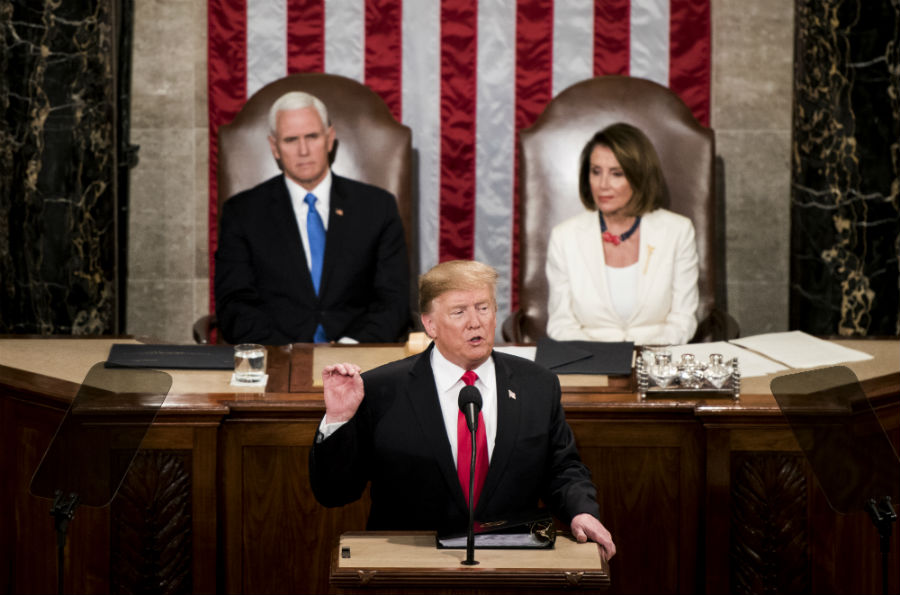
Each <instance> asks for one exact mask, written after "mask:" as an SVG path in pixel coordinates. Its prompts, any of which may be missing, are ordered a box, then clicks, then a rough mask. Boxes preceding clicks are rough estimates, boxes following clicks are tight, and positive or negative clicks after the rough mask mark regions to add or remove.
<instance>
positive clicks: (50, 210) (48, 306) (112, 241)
mask: <svg viewBox="0 0 900 595" xmlns="http://www.w3.org/2000/svg"><path fill="white" fill-rule="evenodd" d="M114 23H115V12H114V9H113V3H112V2H109V1H104V0H94V1H91V0H84V1H82V2H65V3H53V2H12V1H10V0H0V72H2V73H3V74H2V76H0V106H2V114H3V116H2V119H0V165H2V167H0V333H35V334H76V335H77V334H99V333H113V332H116V331H117V320H118V312H117V307H118V299H117V298H118V295H117V288H116V277H115V272H116V189H115V179H116V172H117V167H116V165H117V156H116V153H117V147H116V130H115V122H116V117H115V81H116V78H115V60H114V51H115V30H114Z"/></svg>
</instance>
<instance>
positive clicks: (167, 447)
mask: <svg viewBox="0 0 900 595" xmlns="http://www.w3.org/2000/svg"><path fill="white" fill-rule="evenodd" d="M111 343H112V341H111V340H109V339H0V474H2V475H0V476H2V477H4V478H6V479H7V481H6V482H5V483H4V485H3V486H2V487H0V560H3V561H4V562H5V563H3V564H2V565H0V593H3V592H15V593H33V592H51V591H55V585H56V576H55V571H54V570H53V569H54V568H55V563H54V560H55V557H54V556H55V546H54V541H55V534H54V531H53V526H52V522H51V519H50V517H49V514H48V511H49V502H48V501H46V500H41V499H38V498H35V497H33V496H31V495H30V494H29V493H28V486H29V483H30V480H31V475H32V474H33V472H34V470H35V469H36V468H37V466H38V464H39V462H40V459H41V456H42V454H43V452H44V450H45V449H46V447H47V445H48V444H49V442H50V440H51V439H52V436H53V433H54V432H55V430H56V427H57V425H58V423H59V421H60V420H61V418H62V415H63V413H64V412H65V410H66V408H67V406H68V404H69V403H70V402H71V399H72V398H73V396H74V395H75V393H76V392H77V389H78V383H80V382H81V380H82V378H83V376H84V374H85V373H86V371H87V370H88V369H89V368H90V367H91V366H92V365H93V364H94V363H96V362H98V361H103V360H104V359H105V358H106V354H107V353H108V350H109V346H110V344H111ZM841 344H844V345H847V346H848V347H851V348H854V349H859V350H862V351H867V352H869V353H872V354H873V355H875V356H876V359H875V360H873V361H867V362H861V363H855V364H851V365H849V367H850V368H851V369H853V370H854V371H855V372H856V373H857V375H858V376H859V377H860V379H861V381H862V385H863V388H864V390H865V391H866V394H867V395H868V396H869V398H870V400H871V402H872V403H873V405H874V406H875V407H876V410H877V411H878V414H879V416H880V418H881V420H882V423H883V425H884V426H885V428H886V429H887V430H888V432H889V434H890V436H891V439H892V440H893V442H894V445H895V448H897V449H898V450H900V342H897V341H842V342H841ZM329 349H338V348H329V347H324V348H317V349H316V351H319V352H320V355H321V356H322V357H325V355H327V354H326V353H323V352H327V351H328V350H329ZM356 349H357V350H359V353H360V357H361V358H369V357H372V356H373V354H375V353H379V352H380V353H381V354H383V355H390V356H391V359H393V357H396V356H397V355H400V354H401V352H402V348H399V347H393V348H383V347H382V348H379V349H375V350H372V349H367V348H366V347H365V346H362V347H357V348H356ZM385 349H388V350H390V349H393V350H394V351H383V350H385ZM341 355H344V354H343V353H342V354H341ZM316 365H317V364H314V350H313V348H312V347H311V346H309V345H294V346H292V347H285V348H271V349H270V355H269V375H270V378H269V384H268V387H267V388H266V390H264V391H262V390H259V389H236V388H234V387H231V386H229V385H228V379H229V377H230V374H228V373H226V372H175V373H173V378H174V383H173V387H172V390H171V391H170V394H169V397H168V398H167V400H166V403H165V404H164V405H163V408H162V410H161V411H160V413H159V415H158V416H157V420H156V423H155V424H154V426H153V427H152V428H151V430H150V432H149V433H148V436H147V438H146V439H145V441H144V443H143V445H142V450H141V452H140V454H139V456H138V457H137V459H136V461H135V464H134V466H133V467H132V469H131V471H130V472H129V474H128V476H127V477H126V480H125V484H124V486H123V489H122V490H121V491H120V493H119V496H118V497H117V498H116V499H115V500H114V501H113V503H112V504H111V505H110V506H109V507H106V508H105V509H90V508H80V509H79V510H78V512H77V514H76V518H75V521H74V522H73V525H72V527H71V529H70V535H69V551H68V558H67V565H66V573H67V576H66V588H67V590H69V591H73V592H82V593H95V592H112V591H121V590H128V589H130V588H133V587H134V586H135V584H136V583H137V584H144V585H147V584H158V585H161V586H164V587H165V588H171V589H172V590H190V591H194V592H213V591H216V590H217V589H218V590H220V591H226V592H229V593H276V592H319V593H322V592H326V591H328V589H329V587H328V568H329V564H330V562H331V560H330V553H331V552H330V545H331V544H333V543H334V542H335V540H336V539H337V538H338V536H340V535H341V534H343V533H346V532H349V531H360V530H363V529H364V528H365V519H366V516H367V507H368V502H367V501H366V500H363V501H361V502H358V503H356V504H353V505H351V506H348V507H344V508H342V509H325V508H323V507H321V506H319V505H318V504H317V503H316V502H315V500H314V498H313V496H312V493H311V490H310V488H309V480H308V468H307V457H308V454H309V447H310V445H311V444H312V441H313V436H314V433H315V429H316V427H317V425H318V423H319V421H320V419H321V416H322V414H323V412H324V407H323V404H322V399H321V389H320V388H319V387H318V386H316V381H315V378H314V374H313V369H314V368H315V367H316ZM315 376H318V374H316V375H315ZM771 378H772V377H771V376H769V377H763V378H759V379H752V378H751V379H745V380H744V383H743V391H742V397H741V401H740V402H739V403H734V402H732V401H730V400H728V399H692V398H690V396H684V397H680V398H679V399H667V400H664V399H654V400H648V401H646V402H640V401H639V400H638V398H637V396H636V394H634V390H633V387H632V385H631V381H630V379H622V378H618V379H616V378H613V379H611V381H610V383H609V385H608V386H566V387H565V388H564V394H563V403H564V407H565V410H566V415H567V418H568V420H569V423H570V425H571V426H572V428H573V431H574V432H575V436H576V440H577V442H578V446H579V449H580V452H581V455H582V458H583V459H584V461H585V463H586V464H587V465H588V467H589V468H590V469H591V471H592V473H593V477H594V481H595V483H596V484H597V486H598V494H599V499H600V504H601V514H602V517H603V521H604V523H605V524H606V526H607V527H608V528H609V529H610V530H611V531H612V533H613V536H614V538H615V539H616V543H617V547H618V551H619V553H618V554H617V555H616V557H615V558H613V560H611V562H610V576H611V580H612V584H611V586H610V592H612V593H619V592H621V593H659V592H689V593H694V592H702V591H704V590H705V591H707V592H710V593H712V592H726V591H735V592H738V591H740V592H744V591H760V590H762V589H763V588H764V587H765V588H772V589H780V590H784V591H808V592H818V593H825V592H854V593H856V592H880V589H881V585H880V570H879V568H880V559H879V556H878V552H877V535H876V533H875V530H874V528H873V527H872V526H871V523H870V521H869V520H868V518H867V517H866V516H865V515H848V516H846V517H844V516H841V515H837V514H835V513H833V512H832V511H831V510H830V509H829V508H828V505H827V502H826V501H825V498H824V496H823V495H822V493H821V491H820V490H819V488H818V485H817V484H816V482H815V480H814V479H813V477H812V475H811V473H810V471H809V469H808V468H807V465H806V461H805V459H804V457H803V456H802V454H801V453H800V452H799V450H798V448H797V445H796V442H795V441H794V439H793V436H792V434H791V432H790V429H789V427H788V426H787V424H786V423H785V421H784V419H783V418H782V416H781V413H780V411H779V410H778V406H777V404H776V403H775V400H774V398H773V397H772V395H771V393H770V391H769V389H768V386H769V384H768V383H769V382H770V381H771ZM798 519H799V521H798ZM138 539H139V540H140V543H141V544H142V547H143V548H144V549H141V548H135V547H133V546H134V544H135V543H136V540H138ZM891 555H892V559H891V572H892V574H891V590H892V592H897V591H898V590H900V530H895V531H894V537H893V541H892V546H891ZM160 590H162V589H160Z"/></svg>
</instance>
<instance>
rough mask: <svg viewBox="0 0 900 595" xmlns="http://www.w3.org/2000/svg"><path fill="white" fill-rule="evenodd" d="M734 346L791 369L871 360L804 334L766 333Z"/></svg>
mask: <svg viewBox="0 0 900 595" xmlns="http://www.w3.org/2000/svg"><path fill="white" fill-rule="evenodd" d="M731 342H732V343H735V344H737V345H741V346H742V347H746V348H747V349H752V350H754V351H757V352H759V353H761V354H763V355H765V356H766V357H769V358H771V359H774V360H776V361H779V362H781V363H783V364H786V365H788V366H790V367H792V368H815V367H817V366H833V365H836V364H842V363H846V362H860V361H863V360H868V359H872V356H871V355H869V354H868V353H863V352H862V351H857V350H856V349H850V348H848V347H844V346H842V345H837V344H835V343H833V342H831V341H825V340H823V339H819V338H817V337H813V336H812V335H808V334H806V333H804V332H803V331H788V332H784V333H766V334H764V335H754V336H752V337H744V338H742V339H732V341H731Z"/></svg>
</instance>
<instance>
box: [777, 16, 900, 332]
mask: <svg viewBox="0 0 900 595" xmlns="http://www.w3.org/2000/svg"><path fill="white" fill-rule="evenodd" d="M797 19H798V23H799V25H800V26H799V27H798V30H799V34H798V36H797V49H796V55H797V59H796V68H795V73H796V74H795V84H796V96H795V104H794V139H793V147H792V148H793V151H792V154H793V159H792V162H793V163H792V164H793V168H792V174H793V188H792V209H791V242H792V245H791V268H792V277H791V279H792V280H791V326H792V328H799V329H802V330H805V331H807V332H810V333H816V334H841V335H898V334H900V313H898V296H900V285H898V283H900V274H898V273H900V268H898V267H900V263H898V254H900V3H898V2H897V0H893V1H892V0H841V1H838V0H832V1H830V2H822V1H813V0H798V3H797Z"/></svg>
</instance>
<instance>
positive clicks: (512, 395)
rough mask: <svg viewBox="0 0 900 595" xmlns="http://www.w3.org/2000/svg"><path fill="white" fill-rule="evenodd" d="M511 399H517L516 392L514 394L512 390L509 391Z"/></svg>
mask: <svg viewBox="0 0 900 595" xmlns="http://www.w3.org/2000/svg"><path fill="white" fill-rule="evenodd" d="M509 398H510V399H515V398H516V393H514V392H512V390H510V391H509Z"/></svg>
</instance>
